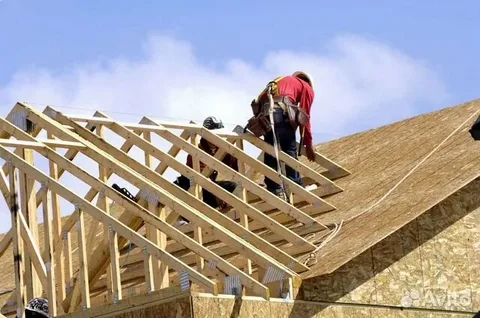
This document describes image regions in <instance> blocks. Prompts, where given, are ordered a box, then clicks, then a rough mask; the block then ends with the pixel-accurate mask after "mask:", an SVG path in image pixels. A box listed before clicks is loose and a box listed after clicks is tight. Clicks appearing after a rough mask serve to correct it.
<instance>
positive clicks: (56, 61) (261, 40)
mask: <svg viewBox="0 0 480 318" xmlns="http://www.w3.org/2000/svg"><path fill="white" fill-rule="evenodd" d="M366 3H367V1H237V2H234V1H207V0H205V1H106V0H105V1H86V0H83V1H73V0H72V1H65V0H64V1H61V0H57V1H47V0H37V1H25V0H1V1H0V52H1V53H0V57H1V61H2V63H1V67H0V115H2V116H5V115H6V114H7V113H8V111H9V110H10V109H11V107H12V106H13V105H14V103H15V102H16V101H27V102H30V103H32V104H33V105H34V106H38V107H39V108H40V109H42V110H43V108H44V106H45V105H46V104H50V105H54V106H55V107H56V108H58V109H59V110H60V111H64V112H68V113H74V114H78V113H81V114H88V115H91V114H92V113H93V111H92V110H91V109H102V110H105V111H107V113H109V114H110V115H111V116H112V117H114V118H116V119H119V120H121V121H138V119H140V117H141V115H143V114H148V115H152V117H156V118H167V119H169V120H171V119H177V120H188V119H195V120H201V119H202V118H204V117H205V116H208V115H217V116H219V117H221V118H222V119H223V120H224V122H226V123H227V124H229V126H228V127H233V126H234V125H236V124H240V125H243V124H245V121H246V119H247V118H248V117H249V116H250V108H249V103H250V101H251V99H252V98H254V97H255V96H256V94H257V93H258V92H259V91H260V90H261V89H262V88H263V87H264V85H265V84H266V83H267V82H268V80H270V79H271V78H273V77H275V76H278V75H283V74H285V73H289V72H293V71H294V70H297V69H302V70H305V71H307V72H310V73H311V74H312V76H313V77H314V81H315V85H316V86H315V90H316V99H315V103H314V107H313V113H312V121H313V131H314V140H315V142H322V141H326V140H330V139H333V138H336V137H340V136H344V135H346V134H351V133H355V132H358V131H361V130H364V129H370V128H374V127H378V126H380V125H383V124H387V123H390V122H394V121H397V120H401V119H403V118H406V117H410V116H413V115H417V114H420V113H424V112H428V111H431V110H435V109H439V108H443V107H447V106H452V105H455V104H459V103H462V102H465V101H469V100H472V99H475V98H478V97H480V92H479V91H478V83H479V82H480V64H479V63H478V57H479V56H480V45H479V44H478V43H476V42H478V41H475V39H477V38H478V30H479V29H480V22H479V19H478V16H479V13H480V2H478V1H466V0H465V1H457V2H456V4H455V2H453V1H431V0H425V1H412V0H402V1H368V3H369V4H370V6H366V5H365V4H366ZM66 107H74V108H75V109H73V108H66ZM86 166H89V167H90V168H91V169H93V170H92V171H94V173H96V172H95V171H96V167H95V166H94V165H93V164H87V165H86ZM85 189H86V188H85ZM132 191H133V189H132ZM5 229H6V228H2V227H0V232H2V230H5Z"/></svg>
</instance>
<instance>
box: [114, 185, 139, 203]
mask: <svg viewBox="0 0 480 318" xmlns="http://www.w3.org/2000/svg"><path fill="white" fill-rule="evenodd" d="M112 188H113V189H115V190H117V191H118V192H120V193H121V194H123V195H124V196H125V197H127V198H128V199H130V200H132V201H133V202H138V199H137V198H135V197H134V196H133V194H131V193H130V192H129V191H128V190H127V189H126V188H120V186H119V185H118V184H116V183H114V184H112Z"/></svg>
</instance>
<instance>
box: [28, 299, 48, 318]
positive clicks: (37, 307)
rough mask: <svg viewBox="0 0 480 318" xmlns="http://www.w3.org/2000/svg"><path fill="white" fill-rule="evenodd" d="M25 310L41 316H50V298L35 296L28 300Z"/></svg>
mask: <svg viewBox="0 0 480 318" xmlns="http://www.w3.org/2000/svg"><path fill="white" fill-rule="evenodd" d="M25 310H26V311H29V312H32V313H36V314H37V315H40V316H41V317H46V318H50V315H49V314H48V300H46V299H45V298H40V297H39V298H33V299H32V300H30V301H29V302H28V304H27V307H26V308H25Z"/></svg>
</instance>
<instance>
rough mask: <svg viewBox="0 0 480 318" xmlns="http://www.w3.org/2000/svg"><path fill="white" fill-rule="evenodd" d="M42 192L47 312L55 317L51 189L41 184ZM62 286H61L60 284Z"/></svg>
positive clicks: (55, 297)
mask: <svg viewBox="0 0 480 318" xmlns="http://www.w3.org/2000/svg"><path fill="white" fill-rule="evenodd" d="M40 192H41V193H42V211H43V226H44V231H43V233H44V242H45V243H44V246H45V254H46V257H45V268H46V272H47V283H48V286H46V289H47V297H48V300H49V306H48V313H49V314H50V315H51V316H52V317H55V316H56V315H57V306H58V304H57V293H56V288H55V273H56V267H57V266H55V262H54V260H55V256H54V252H53V229H52V227H53V226H52V216H51V214H52V213H51V212H52V211H51V210H52V209H51V191H49V190H48V188H47V187H46V186H45V184H42V187H41V188H40ZM62 287H63V286H62Z"/></svg>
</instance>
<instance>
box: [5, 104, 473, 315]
mask: <svg viewBox="0 0 480 318" xmlns="http://www.w3.org/2000/svg"><path fill="white" fill-rule="evenodd" d="M479 105H480V102H479V101H473V102H470V103H467V104H463V105H460V106H457V107H451V108H446V109H443V110H441V111H437V112H433V113H430V114H426V115H423V116H418V117H414V118H411V119H407V120H404V121H401V122H398V123H395V124H392V125H388V126H385V127H380V128H377V129H374V130H369V131H366V132H363V133H359V134H356V135H353V136H349V137H345V138H341V139H338V140H335V141H332V142H328V143H326V144H323V145H319V146H318V147H317V148H316V151H317V159H316V162H315V163H311V162H307V161H306V160H305V159H303V157H302V158H301V159H300V160H299V161H296V160H294V159H292V158H290V157H289V156H287V155H286V154H285V153H281V155H280V160H281V161H282V162H284V163H285V164H287V165H289V166H291V167H294V168H295V169H296V170H297V171H299V172H300V174H301V175H302V177H304V180H305V182H306V185H308V187H307V188H303V187H300V186H298V185H296V184H295V183H293V182H291V181H290V180H288V179H287V178H285V177H283V176H279V175H278V174H277V172H276V171H275V170H273V169H271V168H269V167H267V166H266V165H264V164H263V160H262V154H263V153H270V154H272V155H273V154H274V149H273V147H271V146H270V145H268V144H267V143H265V142H264V141H262V140H261V139H258V138H256V137H255V136H253V135H251V134H249V133H243V132H241V131H240V130H238V129H236V130H234V131H233V132H221V133H215V132H214V131H209V130H206V129H205V128H203V127H202V126H201V125H197V124H195V123H188V124H178V123H166V122H159V121H156V120H153V119H151V118H148V117H144V118H143V119H142V120H141V121H140V122H139V123H138V124H134V123H121V122H118V121H116V120H114V119H113V118H110V117H109V116H107V115H106V114H104V113H102V112H95V113H94V114H93V116H91V117H86V116H71V115H67V114H64V113H62V112H59V111H58V110H56V109H54V108H53V107H47V108H45V109H44V110H43V111H40V110H37V109H35V108H33V107H31V106H29V105H28V104H25V103H17V104H16V105H15V106H14V108H13V109H12V111H11V112H10V114H9V115H8V116H7V117H6V118H5V119H2V118H0V134H1V135H2V136H1V137H0V138H1V139H0V157H1V158H2V159H4V160H5V165H4V167H3V169H1V170H0V173H1V174H2V176H1V178H0V189H1V191H2V193H3V195H4V197H5V199H6V202H7V205H8V206H9V207H10V210H11V212H12V213H11V215H12V229H11V230H10V231H9V232H8V233H6V234H5V235H4V236H3V237H2V236H0V239H1V241H0V264H1V265H2V268H3V269H4V270H2V274H0V275H2V277H0V278H1V279H2V281H3V282H5V284H2V286H5V288H4V289H5V291H4V292H3V295H2V291H1V290H0V301H1V302H0V303H1V304H2V305H3V304H4V307H3V309H2V313H9V312H14V311H15V308H16V307H17V305H18V304H19V303H22V304H25V302H26V301H27V300H28V299H29V298H31V297H34V296H40V295H43V296H44V297H47V298H48V299H49V300H50V304H52V305H51V306H50V309H51V311H52V313H53V314H55V315H57V314H60V313H70V312H74V311H78V310H80V309H82V308H83V309H88V308H90V307H95V306H100V305H104V304H108V303H118V302H119V301H120V300H121V299H125V298H129V297H131V296H132V295H133V294H136V295H137V294H145V293H151V292H153V291H156V290H165V291H167V290H171V289H172V288H177V289H181V290H189V289H192V288H194V289H196V290H200V291H202V292H205V293H210V294H212V295H218V294H235V293H243V294H244V295H252V296H259V297H262V298H264V299H267V300H268V299H270V298H271V297H282V296H284V292H285V291H287V292H288V293H289V296H290V297H293V298H294V297H295V293H296V291H297V290H298V288H299V284H300V283H301V281H302V280H305V279H308V278H310V277H316V276H321V275H325V274H328V273H331V272H333V271H335V270H336V269H338V268H339V267H340V266H342V265H344V264H346V263H347V262H348V261H349V260H351V259H352V258H354V257H355V256H357V255H359V254H360V253H362V252H363V251H365V250H366V249H368V248H369V247H371V246H373V245H374V244H376V243H378V242H380V241H381V240H383V239H384V238H386V237H387V236H389V235H390V234H392V233H393V232H395V231H396V230H398V229H399V228H401V227H402V226H404V225H405V224H407V223H409V222H410V221H411V220H413V219H415V218H416V217H418V216H419V215H420V214H422V213H423V212H425V211H426V210H427V209H429V208H430V207H432V206H434V205H435V204H437V203H438V202H440V201H441V200H443V199H444V198H445V197H447V196H449V195H450V194H452V193H454V192H455V191H457V190H458V189H459V188H461V187H462V186H464V185H465V184H468V183H469V182H471V181H472V180H474V179H475V178H476V177H478V176H479V173H478V169H476V165H475V163H476V160H477V157H478V156H480V152H478V149H476V147H477V145H476V144H475V143H474V142H473V141H472V140H471V138H470V136H469V134H468V131H467V130H468V129H469V127H470V126H471V123H472V122H473V121H474V119H475V118H473V117H472V116H473V115H474V114H475V113H476V112H477V110H478V108H479ZM106 130H108V131H109V132H111V133H113V134H115V138H122V139H123V141H124V144H123V145H121V146H120V147H118V146H116V145H115V143H114V142H113V141H112V140H110V139H109V138H110V137H109V136H110V135H108V134H106ZM453 132H455V133H454V134H453V135H452V133H453ZM42 134H44V135H45V136H46V137H45V138H41V137H40V136H41V135H42ZM154 135H155V136H158V137H161V139H162V143H165V142H168V143H170V149H169V150H163V149H164V147H163V146H162V147H160V146H158V144H157V143H156V142H155V141H154V138H153V136H154ZM199 137H203V138H205V139H207V140H208V141H209V142H211V143H212V144H214V145H215V146H217V147H218V148H219V151H218V153H217V154H216V155H215V157H211V156H210V155H208V154H207V153H205V152H203V151H202V150H201V149H200V148H198V138H199ZM247 144H248V145H247ZM246 147H255V148H256V149H257V150H258V151H259V152H260V153H261V154H260V156H259V157H258V158H257V157H256V156H255V157H254V156H252V155H250V154H249V153H248V152H246V151H245V148H246ZM132 149H136V150H137V151H138V150H141V151H142V152H144V158H142V159H144V160H137V159H135V158H134V157H133V156H132V155H130V154H129V152H132ZM62 150H64V151H62ZM432 150H435V151H433V152H432ZM180 152H186V153H189V154H191V155H192V157H193V159H194V168H193V169H191V168H189V167H188V166H186V165H185V163H184V161H183V160H180V159H178V156H179V153H180ZM34 153H36V154H39V155H41V156H43V157H44V158H46V159H47V160H48V165H44V166H42V165H40V164H37V162H35V160H34V155H33V154H34ZM227 153H228V154H230V155H232V156H234V157H235V158H237V159H238V160H239V171H238V172H236V171H235V170H233V169H231V168H230V167H228V166H227V165H224V164H223V163H222V162H221V160H222V158H223V156H225V154H227ZM85 157H88V158H90V159H91V160H93V161H94V162H95V163H96V164H98V173H97V174H92V173H90V172H87V171H86V170H85V169H83V168H82V160H85V159H84V158H85ZM154 161H158V165H156V166H155V165H154V164H153V162H154ZM200 161H201V162H204V163H205V164H206V165H207V166H208V167H209V168H207V169H204V170H203V171H200V165H199V164H198V163H199V162H200ZM169 168H170V169H173V170H175V171H176V172H178V173H180V174H182V175H184V176H187V177H189V178H190V179H191V181H192V182H193V185H194V186H193V187H191V188H190V191H189V192H187V191H184V190H183V189H181V188H179V187H177V186H176V185H174V184H173V183H172V181H171V180H168V179H167V178H166V177H165V172H166V171H167V169H169ZM213 169H214V170H217V171H218V173H219V178H221V179H227V180H232V181H235V182H237V183H238V184H239V185H240V187H239V188H238V189H237V190H236V191H235V192H234V193H233V194H232V193H229V192H228V191H225V190H224V189H222V188H221V187H219V186H218V185H216V184H215V183H213V182H211V181H210V180H209V178H208V176H209V175H210V174H211V173H212V171H213ZM412 169H414V170H412ZM12 172H15V173H12ZM17 174H18V178H16V177H17ZM67 174H68V175H69V176H72V177H74V178H76V180H78V182H79V183H80V182H81V183H83V184H86V185H87V186H88V187H89V191H88V192H87V193H86V194H85V195H84V196H82V195H80V194H79V193H78V192H77V191H76V189H72V188H71V183H68V184H67V183H65V182H63V180H62V176H63V175H67ZM112 175H114V176H116V177H118V178H121V179H122V180H125V182H128V183H129V184H131V185H133V186H134V187H136V188H137V189H139V192H138V193H137V195H136V196H135V198H136V199H135V200H133V201H132V200H130V199H129V198H127V197H125V196H123V195H122V194H121V193H119V192H117V191H116V190H115V189H113V188H112V187H111V186H110V184H111V182H110V178H111V177H112ZM263 176H267V177H269V178H270V179H272V180H274V181H276V182H281V181H283V182H285V183H286V184H287V186H288V189H289V191H290V192H291V196H290V203H288V202H286V201H284V200H282V199H281V198H279V197H276V196H275V195H273V194H271V193H270V192H268V191H267V190H266V189H265V188H264V187H262V186H261V185H260V183H261V182H262V181H263ZM201 188H205V189H206V190H208V191H210V192H211V193H213V194H215V195H216V196H217V197H219V198H220V199H222V200H224V201H225V202H226V203H227V204H228V205H229V208H227V209H225V210H222V211H219V210H216V209H213V208H211V207H210V206H208V205H207V204H205V203H204V202H203V201H202V198H201V191H199V190H200V189H201ZM60 197H61V198H63V199H65V200H66V201H68V202H69V205H70V206H69V207H68V206H67V209H68V210H66V211H65V206H64V205H61V204H60ZM137 200H138V201H137ZM136 201H137V202H136ZM39 207H41V210H40V211H39V213H38V214H39V215H40V214H41V215H42V216H43V220H44V223H43V224H42V225H40V226H38V225H37V224H38V215H37V213H36V212H37V209H38V208H39ZM32 211H33V213H32ZM18 212H20V213H18ZM65 215H67V216H65ZM179 215H181V216H183V217H185V218H187V219H188V220H190V223H189V224H187V225H183V226H178V225H176V220H177V218H178V216H179ZM10 246H11V247H10ZM10 249H13V254H14V255H16V256H19V257H15V262H13V261H12V258H11V257H9V256H8V255H7V254H8V253H12V251H11V250H10ZM6 251H10V252H8V253H5V252H6ZM312 252H315V253H314V255H311V253H312ZM22 267H24V268H25V272H24V273H22V271H21V270H20V269H21V268H22ZM7 269H8V270H7ZM285 282H287V283H285ZM284 283H285V284H284ZM24 284H25V285H26V289H25V293H23V292H22V290H19V289H18V288H17V289H16V288H15V287H16V286H21V285H24ZM285 286H288V288H287V289H285ZM2 288H3V287H2Z"/></svg>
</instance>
